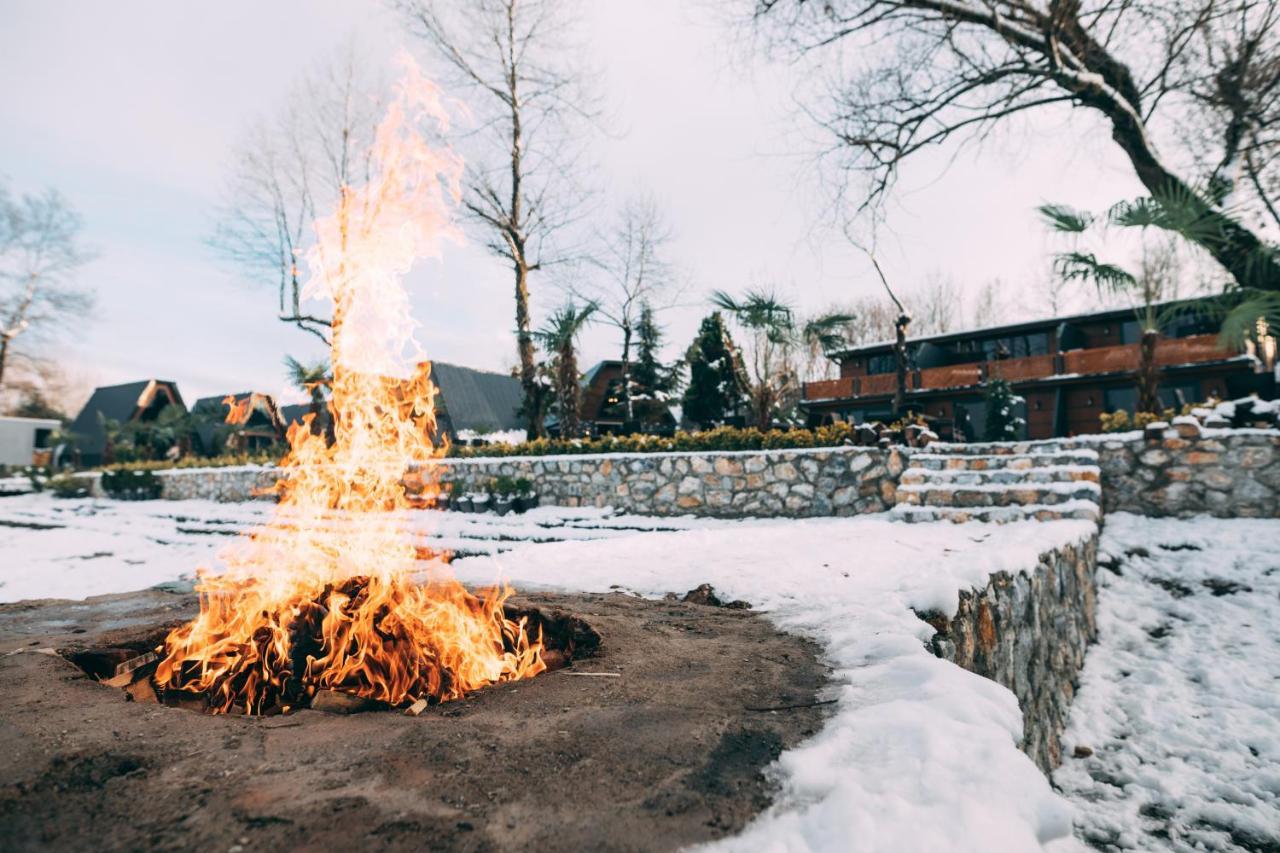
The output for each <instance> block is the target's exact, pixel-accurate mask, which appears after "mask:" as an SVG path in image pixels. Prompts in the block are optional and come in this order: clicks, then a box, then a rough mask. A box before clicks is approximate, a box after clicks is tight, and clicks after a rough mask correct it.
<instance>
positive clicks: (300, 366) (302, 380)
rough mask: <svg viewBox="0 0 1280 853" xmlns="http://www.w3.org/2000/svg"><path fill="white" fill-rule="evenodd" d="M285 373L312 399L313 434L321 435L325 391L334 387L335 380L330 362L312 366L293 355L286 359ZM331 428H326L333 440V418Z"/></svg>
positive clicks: (321, 362) (316, 362)
mask: <svg viewBox="0 0 1280 853" xmlns="http://www.w3.org/2000/svg"><path fill="white" fill-rule="evenodd" d="M284 368H285V372H286V373H287V375H288V377H289V382H290V384H292V385H293V387H295V388H297V389H298V390H299V391H305V392H306V393H307V394H308V396H310V397H311V406H310V409H309V411H310V413H311V432H312V434H313V435H319V434H320V430H321V429H322V428H324V427H322V422H321V418H320V414H321V411H322V410H323V408H324V404H325V391H326V390H327V389H328V388H329V387H330V385H332V383H333V378H332V377H331V376H330V375H329V362H328V361H327V360H325V359H323V358H322V359H320V360H319V361H314V362H311V363H310V364H307V363H304V362H301V361H299V360H298V359H296V358H294V357H293V356H291V355H286V356H285V357H284ZM328 424H329V426H328V427H327V428H325V431H326V433H327V434H328V435H329V437H330V439H331V440H332V434H333V417H332V415H331V416H330V417H329V419H328Z"/></svg>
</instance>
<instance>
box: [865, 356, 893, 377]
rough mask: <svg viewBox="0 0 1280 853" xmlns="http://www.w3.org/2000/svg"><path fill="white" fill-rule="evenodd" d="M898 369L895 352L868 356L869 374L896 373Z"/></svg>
mask: <svg viewBox="0 0 1280 853" xmlns="http://www.w3.org/2000/svg"><path fill="white" fill-rule="evenodd" d="M897 370H898V361H897V359H895V358H894V357H893V353H889V354H887V355H871V356H867V375H869V376H875V375H876V374H878V373H895V372H897Z"/></svg>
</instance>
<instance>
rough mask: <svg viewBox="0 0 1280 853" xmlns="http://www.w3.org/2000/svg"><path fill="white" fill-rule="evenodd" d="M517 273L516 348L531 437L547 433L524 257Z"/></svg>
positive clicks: (517, 267) (515, 266)
mask: <svg viewBox="0 0 1280 853" xmlns="http://www.w3.org/2000/svg"><path fill="white" fill-rule="evenodd" d="M514 269H515V275H516V350H517V352H518V353H519V356H520V386H521V387H522V388H523V389H524V400H525V409H526V414H527V416H528V419H529V426H528V430H529V438H530V439H534V438H541V437H542V436H543V435H544V434H545V433H546V428H545V427H544V426H543V423H542V415H541V411H540V410H541V406H539V405H538V404H537V399H538V368H537V365H536V364H534V360H533V334H532V332H531V331H530V324H529V268H528V266H526V265H525V262H524V260H523V259H519V260H517V261H516V262H515V264H514Z"/></svg>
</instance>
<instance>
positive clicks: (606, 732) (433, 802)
mask: <svg viewBox="0 0 1280 853" xmlns="http://www.w3.org/2000/svg"><path fill="white" fill-rule="evenodd" d="M522 600H523V601H524V602H527V603H532V604H534V605H541V606H544V607H546V606H549V607H555V608H558V609H564V610H568V611H570V612H572V613H573V614H575V615H578V616H581V617H583V618H584V619H586V620H587V621H588V622H589V623H590V624H591V625H592V626H593V627H594V628H595V629H596V630H597V631H599V633H600V634H601V635H602V637H603V645H602V647H601V648H600V650H599V651H598V652H597V653H596V655H595V656H594V657H591V658H588V659H585V660H579V661H578V662H577V663H576V664H575V666H574V667H573V668H572V669H569V670H561V671H557V672H551V673H547V674H544V675H541V676H539V677H537V678H535V679H532V680H529V681H522V682H518V683H515V684H508V685H502V686H498V687H494V688H490V689H487V690H483V691H480V692H477V693H475V694H473V695H472V696H471V697H468V698H467V699H465V700H461V701H458V702H451V703H445V704H443V705H438V706H434V707H431V708H429V709H428V710H427V711H426V712H425V713H423V715H422V716H420V717H416V718H414V717H408V716H405V715H404V714H403V713H400V712H397V711H381V712H370V713H362V714H355V715H350V716H342V715H336V714H328V713H323V712H320V711H313V710H306V711H300V712H297V713H294V714H291V715H287V716H276V717H268V718H245V717H225V716H224V717H210V716H205V715H201V714H197V713H193V712H190V711H186V710H182V709H179V708H167V707H164V706H160V705H149V704H140V703H135V702H127V701H126V697H125V694H124V692H123V691H122V690H119V689H111V688H108V687H105V686H103V685H101V684H98V683H96V682H95V681H93V680H92V679H91V678H89V677H88V676H87V675H85V674H84V673H83V672H82V671H81V670H80V669H78V668H77V667H76V666H75V665H73V664H72V663H70V662H68V661H67V660H65V659H64V658H62V657H61V656H58V655H56V654H54V653H49V652H48V650H51V649H57V648H66V647H69V646H73V645H94V644H103V642H104V639H105V640H109V641H115V640H116V639H119V638H121V637H125V636H129V635H133V636H139V635H142V634H145V633H146V630H147V629H148V628H154V627H155V626H158V625H160V624H162V623H165V622H169V621H172V620H175V619H182V618H186V617H188V616H190V615H192V614H194V612H195V599H194V597H193V596H191V595H189V594H184V593H174V592H162V591H157V590H151V591H146V592H138V593H129V594H124V595H111V596H103V597H100V598H96V599H90V600H88V601H84V602H71V601H36V602H19V603H16V604H7V605H0V756H3V761H0V849H2V850H35V849H41V850H84V849H120V850H152V849H159V850H177V849H183V850H187V849H202V850H229V851H238V850H250V849H272V850H301V849H308V850H315V849H330V850H332V849H343V848H349V849H369V850H401V849H404V850H409V849H412V850H467V851H473V850H474V851H480V850H513V849H555V850H584V849H591V850H669V849H674V848H678V847H681V846H685V845H689V844H694V843H697V842H700V841H708V840H711V839H714V838H717V837H720V836H723V835H725V834H727V833H731V832H733V831H735V830H737V829H740V828H741V827H742V826H743V825H744V824H745V823H746V822H747V821H748V820H749V819H750V818H751V817H752V816H753V815H755V814H757V813H758V812H759V811H761V810H762V809H763V808H765V807H766V806H767V805H768V803H769V801H770V795H771V787H770V785H769V783H768V781H767V780H766V778H765V777H764V776H763V775H762V773H761V771H762V770H763V769H764V768H765V767H766V766H767V765H768V764H769V763H770V762H771V761H772V760H773V759H774V758H775V757H776V756H777V755H778V753H779V752H780V751H781V750H783V749H785V748H787V747H789V746H791V745H794V744H796V743H798V742H799V741H800V740H802V739H803V738H805V737H806V736H808V735H810V734H812V733H813V732H814V731H815V730H816V729H817V727H818V726H819V725H820V722H821V718H822V714H823V708H822V707H821V706H820V705H814V704H813V703H814V702H815V701H816V699H817V691H818V689H819V688H820V686H821V685H822V683H823V682H824V679H825V676H826V669H825V667H823V666H822V665H821V664H820V663H819V662H818V660H817V658H816V647H814V646H813V645H812V644H810V643H808V642H806V641H803V640H801V639H798V638H796V637H792V636H788V635H785V634H781V633H779V632H778V631H776V630H775V629H774V628H773V627H772V626H771V625H770V624H769V623H768V622H767V621H766V620H765V619H763V618H762V617H761V616H759V615H758V614H755V613H752V612H750V611H742V610H732V609H725V608H717V607H709V606H702V605H698V604H689V603H683V602H669V601H646V600H641V599H638V598H634V597H631V596H628V595H623V594H611V595H575V596H566V595H556V596H551V595H532V596H524V597H522ZM41 650H45V651H44V652H42V651H41ZM571 672H613V673H618V674H619V676H620V677H617V678H611V677H601V678H585V677H580V676H574V675H570V674H569V673H571ZM784 706H801V707H784ZM775 708H781V709H780V710H768V709H775ZM753 709H756V710H753ZM759 709H766V710H759Z"/></svg>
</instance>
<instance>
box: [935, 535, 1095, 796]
mask: <svg viewBox="0 0 1280 853" xmlns="http://www.w3.org/2000/svg"><path fill="white" fill-rule="evenodd" d="M1097 549H1098V540H1097V536H1096V535H1095V536H1093V537H1092V538H1090V539H1087V540H1085V541H1083V542H1081V543H1079V544H1068V545H1063V546H1062V547H1060V548H1057V549H1055V550H1051V551H1047V552H1045V553H1043V554H1041V555H1040V561H1039V564H1038V565H1037V566H1036V568H1035V569H1034V570H1033V571H1029V572H1020V573H1018V574H1016V575H1011V574H1009V573H1008V572H999V573H997V574H994V575H992V576H991V580H990V581H989V582H988V583H987V585H986V587H985V588H984V589H975V590H966V591H964V592H961V594H960V606H959V607H958V608H957V609H956V612H955V613H954V614H953V615H950V616H947V615H944V614H942V613H939V612H938V611H933V612H930V613H922V614H920V615H921V617H922V618H923V619H924V620H925V621H927V622H929V623H930V624H931V625H933V627H934V628H935V629H936V630H937V632H938V633H937V634H935V635H934V636H933V639H932V640H931V641H930V648H931V649H932V650H933V653H934V654H936V655H937V656H938V657H940V658H943V659H945V660H949V661H951V662H952V663H955V664H958V665H959V666H962V667H964V668H965V669H967V670H969V671H970V672H974V673H977V674H978V675H981V676H983V677H985V678H990V679H991V680H992V681H995V682H996V683H997V684H1001V685H1003V686H1005V687H1007V688H1009V690H1011V691H1012V692H1013V694H1014V695H1015V696H1017V697H1018V707H1020V708H1021V709H1022V722H1023V729H1022V743H1021V744H1020V747H1021V749H1022V751H1023V752H1025V753H1026V754H1027V755H1028V756H1030V757H1031V760H1033V761H1034V762H1035V763H1036V765H1037V766H1039V767H1040V769H1041V770H1043V771H1044V772H1045V773H1048V772H1049V771H1050V770H1053V769H1054V768H1056V767H1057V766H1058V765H1059V764H1061V763H1062V750H1061V746H1060V738H1061V736H1062V732H1063V730H1064V729H1065V728H1066V725H1067V714H1068V712H1069V710H1070V708H1071V699H1072V697H1073V696H1074V695H1075V688H1076V684H1077V682H1078V680H1079V673H1080V670H1081V668H1082V667H1083V666H1084V657H1085V651H1086V649H1087V647H1088V646H1089V644H1090V643H1092V642H1093V641H1094V640H1095V639H1096V638H1097V634H1098V626H1097V619H1096V613H1097V588H1096V585H1095V577H1094V574H1095V571H1096V567H1097Z"/></svg>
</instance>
